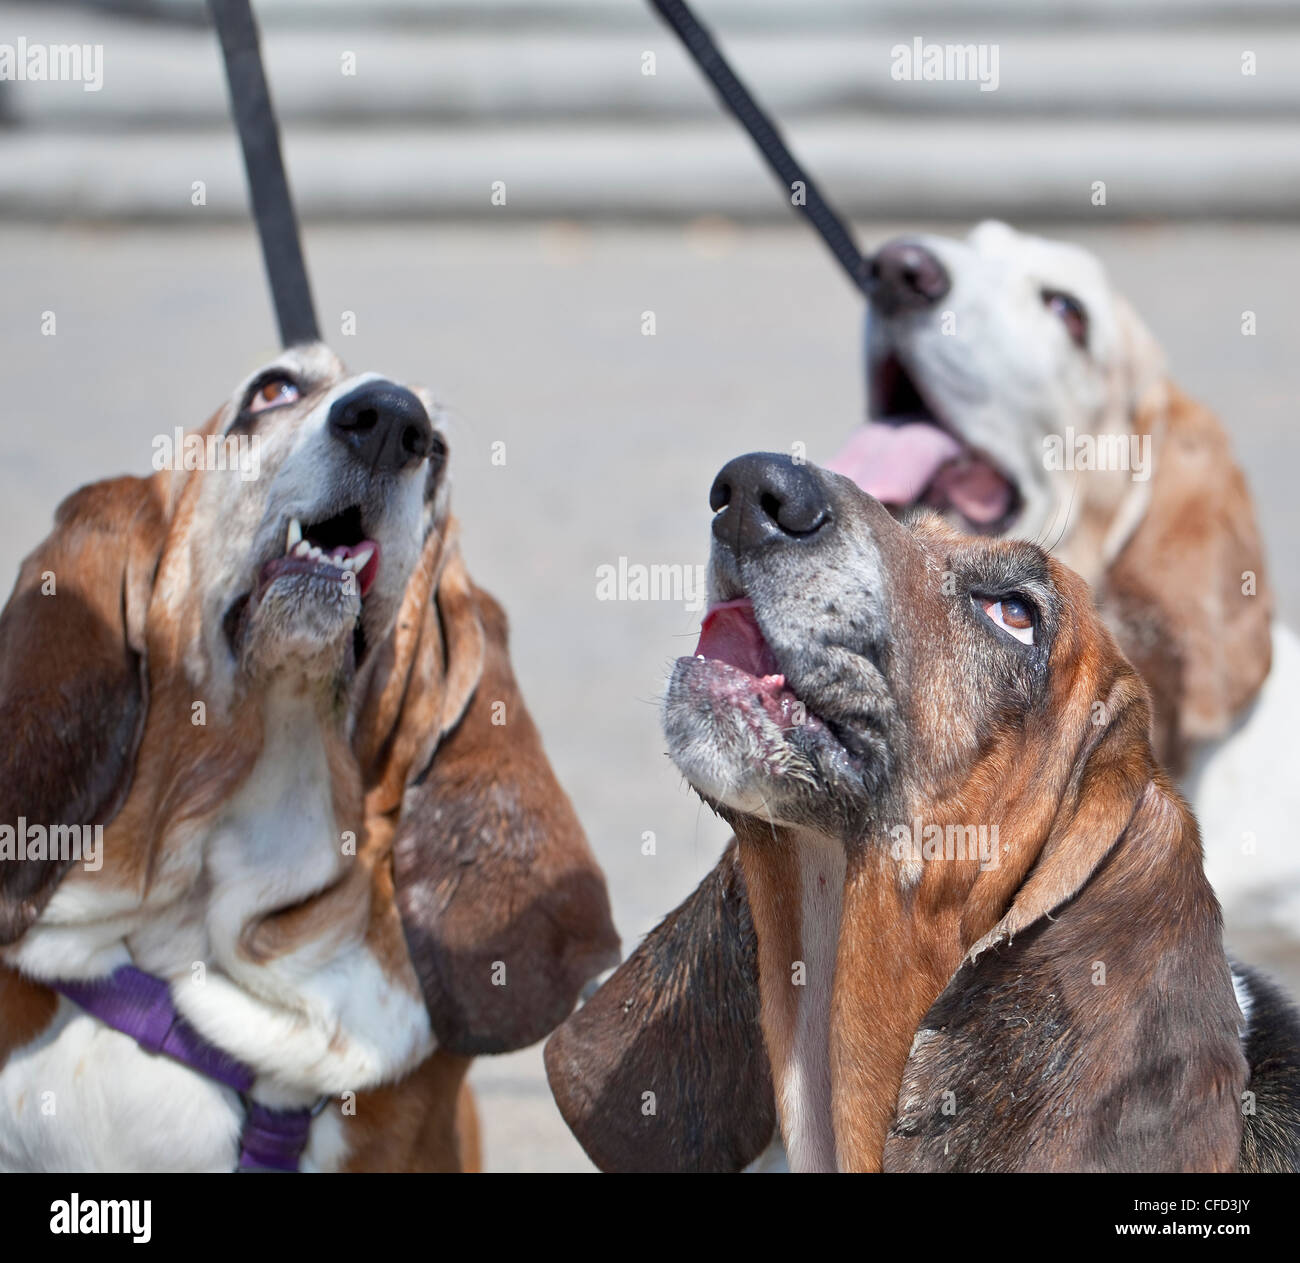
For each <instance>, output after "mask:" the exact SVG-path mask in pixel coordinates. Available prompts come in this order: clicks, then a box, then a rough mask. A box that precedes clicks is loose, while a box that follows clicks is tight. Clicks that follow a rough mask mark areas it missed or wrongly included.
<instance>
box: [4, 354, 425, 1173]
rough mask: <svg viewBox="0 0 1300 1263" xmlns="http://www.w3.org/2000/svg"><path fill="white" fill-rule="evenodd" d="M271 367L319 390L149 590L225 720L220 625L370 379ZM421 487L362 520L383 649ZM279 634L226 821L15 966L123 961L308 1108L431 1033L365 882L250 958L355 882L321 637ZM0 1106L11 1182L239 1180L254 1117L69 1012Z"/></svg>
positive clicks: (90, 881)
mask: <svg viewBox="0 0 1300 1263" xmlns="http://www.w3.org/2000/svg"><path fill="white" fill-rule="evenodd" d="M281 362H283V363H285V364H287V365H289V366H291V367H292V368H293V369H294V371H295V372H297V373H299V374H301V375H302V376H303V378H304V379H305V380H309V381H311V382H312V383H314V385H315V386H316V388H317V390H316V394H314V395H313V396H312V398H311V401H310V406H307V407H302V408H285V409H283V410H282V413H281V410H277V411H276V412H271V413H268V414H266V416H265V419H264V420H263V421H262V423H261V424H260V425H259V427H258V433H259V435H260V436H261V440H262V460H261V464H262V471H261V478H260V479H258V480H256V481H252V482H246V481H242V480H240V479H239V478H238V477H237V476H236V475H229V476H220V475H218V476H208V477H206V478H205V479H204V482H203V485H202V488H201V494H200V496H199V499H198V510H197V512H196V515H195V522H194V526H193V529H192V530H191V531H190V532H189V534H188V540H187V546H186V547H185V548H184V549H181V550H179V552H178V551H176V550H173V551H172V552H171V553H169V554H168V555H166V556H165V557H164V559H163V562H162V563H161V567H160V572H159V577H158V582H157V584H156V586H155V592H154V600H155V601H163V602H168V603H172V604H173V605H175V606H176V607H180V606H182V605H192V604H197V607H198V619H197V627H196V630H197V632H198V635H197V637H196V639H195V640H194V642H193V643H192V644H191V646H190V648H189V650H188V652H187V653H186V655H185V657H184V659H183V661H184V666H185V670H186V672H187V674H188V675H189V677H190V683H191V684H192V686H193V696H194V697H196V698H203V699H204V700H205V702H206V704H207V705H208V706H209V707H210V708H216V709H219V710H229V709H230V708H231V707H232V706H233V705H234V704H235V700H236V697H237V694H238V690H239V688H240V687H241V685H240V681H239V680H238V673H239V670H240V667H239V666H238V665H237V663H236V661H235V659H234V658H233V657H232V655H231V654H230V652H229V651H228V649H227V648H226V646H225V644H224V643H223V641H222V631H221V619H222V615H223V614H224V612H225V610H226V609H227V608H228V606H229V604H230V603H231V601H232V600H233V599H234V598H235V597H236V596H237V595H238V593H239V591H240V590H241V585H242V587H243V588H246V587H247V586H248V583H249V572H250V558H256V557H258V556H260V555H261V553H262V552H263V551H264V549H265V545H266V542H267V539H266V537H267V532H268V531H271V532H277V531H278V532H279V533H280V538H281V539H282V538H283V531H284V525H283V524H284V521H285V519H286V515H289V514H292V515H295V516H300V517H301V518H302V519H303V521H304V522H307V521H312V520H319V516H314V515H313V506H318V505H321V504H323V503H327V502H328V500H329V496H330V495H331V494H332V488H333V486H334V484H335V483H336V482H337V481H338V479H339V478H340V476H341V475H340V472H339V468H338V465H339V461H340V459H341V455H340V450H339V449H340V448H341V445H340V444H338V443H337V442H336V441H334V440H333V439H331V437H330V435H329V433H328V427H327V421H328V415H329V409H330V405H331V404H332V403H333V401H334V400H335V399H336V398H338V397H339V396H340V395H341V394H342V393H344V392H346V391H350V390H352V389H354V388H355V387H356V386H357V385H358V384H360V383H361V382H362V381H363V380H365V378H362V377H350V378H345V377H344V376H343V373H342V368H341V365H339V364H338V362H337V361H336V360H334V359H333V357H332V356H331V355H330V354H329V352H327V351H326V350H325V349H324V348H322V347H313V348H306V349H304V350H296V351H292V352H289V353H287V354H286V355H285V356H284V357H282V361H281ZM367 376H370V375H367ZM242 394H243V388H242V387H241V390H240V391H239V392H236V395H235V396H234V398H235V399H238V398H240V397H241V395H242ZM228 407H230V408H233V404H232V405H229V406H228ZM430 415H431V417H432V418H433V419H434V420H435V423H436V421H437V414H436V413H435V412H434V411H433V410H432V409H430ZM223 424H224V423H223ZM424 479H425V470H424V467H423V466H419V467H417V468H415V469H412V470H410V471H407V472H405V473H403V474H402V475H401V476H400V478H399V482H398V485H397V486H395V487H394V488H393V489H392V494H390V495H389V496H388V497H387V498H386V500H385V503H384V508H383V511H382V516H381V519H380V521H379V522H378V523H377V524H376V525H375V526H373V527H368V529H370V531H371V534H372V535H374V537H375V538H377V539H378V540H379V542H380V544H381V548H382V552H381V567H380V571H379V576H378V578H377V580H376V585H375V588H374V589H373V590H372V592H371V593H370V594H369V595H368V596H367V601H366V605H367V607H368V608H367V617H368V618H372V619H375V620H377V624H378V625H374V626H371V628H370V630H371V632H372V634H373V635H374V636H375V643H377V640H378V636H379V634H380V633H381V632H382V630H383V625H386V623H389V622H391V620H392V618H393V616H394V614H395V612H396V609H397V607H398V604H399V603H400V601H401V599H402V594H403V591H404V589H405V586H406V582H407V579H408V577H409V575H410V573H411V570H412V568H413V567H414V565H415V563H416V560H417V558H418V556H419V551H420V546H421V541H422V539H423V536H424V533H425V529H426V527H427V525H428V520H427V517H426V515H427V514H429V513H431V512H432V513H433V514H434V515H437V514H438V513H439V512H440V511H441V510H440V508H439V506H438V505H437V504H435V505H434V506H432V507H431V506H429V505H427V504H426V502H425V499H424ZM440 500H441V501H444V502H445V489H444V490H443V492H442V493H441V495H440ZM280 551H281V552H282V551H283V549H282V548H281V550H280ZM276 555H278V554H276ZM196 595H197V596H198V597H199V599H198V600H197V602H196V601H195V596H196ZM309 621H310V620H309ZM273 630H277V629H273ZM277 634H279V635H280V640H279V641H276V640H275V639H274V637H273V638H272V640H271V641H270V642H269V643H268V645H265V646H263V648H264V649H265V650H266V651H267V652H270V651H271V650H273V649H274V648H275V647H276V645H277V644H280V645H283V646H287V652H286V655H285V656H284V657H283V658H282V659H277V660H269V659H268V658H267V654H266V652H264V653H263V654H262V657H261V660H260V667H259V669H260V670H262V671H264V672H265V670H266V669H267V668H268V662H269V666H270V671H269V674H264V675H263V676H262V678H261V679H260V680H259V682H258V688H259V690H260V691H262V693H263V706H262V713H263V715H264V721H265V734H264V738H263V742H262V749H261V753H260V755H259V757H258V759H257V762H256V764H255V766H254V767H253V769H252V771H251V772H250V773H249V774H248V775H247V777H246V778H245V779H244V780H243V781H242V783H241V784H240V785H239V787H238V789H237V791H236V792H235V793H234V794H233V795H232V796H231V797H230V798H229V799H228V800H227V801H226V802H225V803H224V804H223V805H222V806H221V807H220V809H218V810H217V811H216V812H215V813H213V814H210V815H208V816H205V817H201V818H199V819H197V820H194V821H187V822H183V823H178V824H177V825H175V827H173V828H171V829H169V830H168V832H167V833H166V835H165V836H164V837H163V838H162V839H161V840H160V842H159V844H158V847H157V852H156V854H157V856H158V860H157V863H156V866H155V869H154V871H153V873H152V874H151V879H150V881H149V882H148V883H147V889H146V890H144V891H139V892H135V891H130V890H123V889H122V888H121V887H120V886H119V885H115V884H113V883H111V882H105V881H102V880H98V879H99V878H100V877H101V874H99V873H87V872H84V871H79V870H75V869H74V870H73V871H71V872H69V874H68V875H67V876H66V878H65V879H64V881H63V883H62V885H61V886H60V888H59V889H58V890H57V891H56V892H55V894H54V896H53V898H52V899H51V901H50V903H49V905H48V906H47V907H46V909H45V911H44V912H43V914H42V915H41V917H40V918H39V920H38V921H37V922H36V923H35V924H34V925H33V926H32V927H31V928H30V929H29V930H28V931H27V933H26V934H25V935H24V936H23V937H22V938H21V939H19V940H18V941H17V942H16V943H15V944H14V945H13V946H12V947H10V948H9V949H7V950H6V952H5V953H4V956H3V959H4V960H5V961H6V962H7V963H8V964H10V965H12V966H15V967H16V968H18V969H19V970H20V971H21V972H22V973H24V974H26V975H27V976H29V977H31V978H34V979H38V980H50V981H56V980H60V979H68V978H91V977H97V976H102V975H104V974H107V973H109V972H111V971H112V970H113V969H114V968H116V967H117V966H118V965H122V964H126V963H132V964H135V965H136V966H137V967H138V968H141V969H143V970H145V971H146V972H150V973H154V974H157V975H159V976H161V977H164V978H166V979H167V980H168V981H169V982H170V983H171V988H172V995H173V999H174V1001H175V1003H176V1006H177V1008H178V1010H179V1011H180V1013H181V1014H182V1015H183V1016H184V1017H185V1018H186V1019H187V1020H188V1021H189V1022H190V1023H191V1024H192V1025H193V1026H194V1027H195V1028H197V1029H198V1030H199V1032H200V1033H201V1034H203V1035H204V1036H205V1037H206V1038H207V1039H209V1040H210V1041H211V1042H213V1043H214V1044H216V1045H217V1046H218V1047H220V1048H222V1049H223V1050H225V1051H227V1052H229V1053H231V1054H233V1055H234V1056H236V1057H238V1058H239V1059H241V1060H242V1061H244V1062H245V1063H247V1064H248V1065H250V1066H251V1067H253V1069H254V1070H255V1071H256V1072H257V1075H258V1078H257V1080H256V1082H255V1084H254V1087H253V1090H252V1093H251V1095H252V1097H253V1098H254V1099H255V1100H258V1101H260V1102H261V1103H263V1104H265V1105H267V1106H270V1107H272V1108H296V1107H302V1106H307V1105H311V1104H312V1103H314V1102H315V1101H316V1100H317V1099H318V1098H321V1097H323V1096H337V1095H338V1094H342V1093H345V1092H349V1091H358V1090H361V1089H364V1088H367V1087H371V1086H374V1085H375V1084H378V1083H380V1082H382V1081H385V1080H391V1079H394V1078H396V1077H398V1076H400V1075H401V1074H402V1073H403V1072H405V1071H407V1070H409V1069H410V1068H412V1067H414V1066H415V1065H416V1064H417V1063H419V1062H420V1061H421V1060H422V1059H423V1058H424V1057H426V1056H427V1055H428V1054H429V1053H430V1052H432V1050H433V1048H434V1042H435V1041H434V1037H433V1034H432V1031H431V1028H430V1023H429V1017H428V1014H427V1012H426V1010H425V1005H424V1001H423V998H422V997H421V995H420V991H419V987H418V984H417V983H416V981H415V978H414V974H413V973H412V972H411V970H410V967H409V962H407V963H406V966H405V970H404V972H403V971H399V973H398V976H393V974H392V973H391V972H390V970H389V969H386V968H385V967H384V966H383V965H382V964H381V962H380V960H379V959H377V957H376V955H375V952H374V950H373V948H372V944H371V943H370V942H368V941H367V931H368V927H369V924H370V917H371V908H370V902H369V892H368V890H366V889H365V888H364V886H363V887H362V888H361V889H360V890H359V896H360V897H359V898H358V899H355V900H352V901H351V902H349V903H345V904H343V905H342V907H343V915H341V916H340V917H339V919H337V920H335V921H334V922H333V923H332V924H330V925H329V926H328V927H327V928H326V929H324V930H322V931H321V932H320V933H317V934H315V935H313V936H311V937H309V938H307V939H306V940H305V942H304V944H303V945H302V946H301V947H299V948H296V949H295V950H293V951H290V952H287V953H284V954H280V955H274V954H273V955H271V956H270V957H269V959H258V958H257V957H256V956H250V954H249V953H248V952H247V951H245V950H241V944H240V936H241V933H242V932H243V931H245V930H246V928H247V927H248V926H249V925H250V924H253V923H255V922H256V921H257V920H258V919H259V918H260V917H261V916H263V915H265V914H267V913H270V912H272V911H275V910H278V909H281V908H284V907H287V906H291V905H295V904H297V903H298V902H299V901H301V900H304V899H306V898H307V897H309V896H311V895H312V894H314V893H316V892H320V891H324V890H326V889H328V888H330V887H332V886H334V885H335V883H338V882H341V881H342V880H343V874H344V870H345V862H344V858H343V855H344V852H343V839H342V838H341V836H340V830H339V826H338V823H337V820H336V816H335V810H334V805H333V800H332V797H331V795H332V785H331V777H330V769H329V766H328V762H327V758H326V749H325V744H324V738H323V735H322V733H323V730H324V726H325V723H326V716H325V715H324V714H323V713H322V711H321V708H322V706H324V707H326V708H328V707H329V706H330V705H331V701H330V690H329V688H328V687H326V688H325V690H324V694H322V689H321V687H319V684H320V682H319V681H316V680H314V679H313V678H312V676H313V672H315V671H316V670H317V667H318V666H319V664H318V663H315V662H314V661H313V655H316V651H317V650H322V651H323V652H328V646H323V645H317V646H315V648H312V647H310V646H308V647H307V648H309V649H310V652H308V653H307V654H306V655H305V656H303V654H302V652H301V651H302V650H303V649H304V645H305V642H304V643H303V644H300V643H298V641H299V640H301V637H300V636H298V635H297V633H296V632H295V630H294V628H293V627H292V626H288V627H285V628H283V629H278V630H277ZM289 642H293V643H291V644H290V643H289ZM328 683H329V682H327V685H328ZM354 694H355V690H354ZM322 696H324V698H325V700H324V701H323V700H322ZM158 753H159V752H158V751H154V752H153V754H154V756H155V757H157V756H158ZM142 757H143V756H142ZM105 875H106V874H105ZM200 962H202V967H201V968H200V967H199V963H200ZM0 1110H3V1117H4V1124H3V1126H0V1169H9V1170H13V1169H19V1170H33V1169H37V1170H47V1171H50V1170H65V1171H77V1170H92V1169H93V1170H158V1169H167V1170H196V1171H217V1170H227V1171H228V1170H230V1169H231V1168H232V1166H233V1165H234V1160H235V1155H236V1154H237V1152H238V1137H239V1132H240V1128H241V1126H242V1122H243V1118H244V1109H243V1106H242V1104H241V1102H240V1101H239V1098H238V1096H237V1094H236V1093H235V1092H233V1091H231V1090H229V1089H227V1088H224V1087H222V1086H220V1085H218V1084H217V1083H215V1082H213V1081H212V1080H209V1079H207V1078H205V1077H203V1076H202V1075H201V1074H199V1073H197V1072H195V1071H194V1070H191V1069H189V1068H187V1067H185V1066H182V1065H180V1064H179V1063H176V1062H173V1061H170V1060H169V1059H167V1058H163V1057H154V1056H152V1055H150V1054H147V1053H145V1052H144V1051H143V1050H141V1049H140V1047H139V1046H138V1045H137V1044H136V1043H135V1041H134V1040H132V1039H130V1038H128V1037H127V1036H125V1035H122V1034H119V1033H117V1032H116V1031H113V1030H112V1029H110V1028H109V1027H107V1026H105V1025H104V1024H102V1023H101V1022H99V1021H97V1020H96V1019H94V1018H91V1017H88V1016H87V1015H86V1014H84V1013H83V1012H82V1011H81V1010H80V1009H78V1008H77V1007H76V1006H75V1005H72V1004H71V1003H69V1002H68V1001H67V1000H64V999H61V1000H60V1006H59V1010H58V1013H57V1015H56V1018H55V1020H54V1022H53V1023H52V1025H51V1026H49V1027H48V1028H47V1029H46V1030H44V1031H43V1032H42V1033H41V1034H40V1035H39V1036H38V1037H37V1038H36V1039H35V1040H33V1041H31V1042H30V1043H28V1044H26V1045H24V1046H23V1047H21V1048H19V1049H17V1050H15V1051H14V1052H13V1053H12V1054H11V1056H10V1057H9V1059H8V1061H7V1062H5V1064H4V1066H3V1068H2V1069H0ZM345 1157H346V1153H345V1147H344V1145H343V1142H342V1139H341V1135H340V1129H339V1127H338V1123H337V1120H336V1119H334V1118H332V1117H331V1116H330V1115H329V1114H328V1113H322V1114H320V1115H319V1116H318V1117H317V1119H316V1120H315V1122H314V1124H313V1129H312V1135H311V1139H310V1142H309V1146H308V1149H307V1151H306V1154H305V1155H304V1160H303V1166H304V1167H305V1168H307V1169H337V1168H338V1167H339V1166H340V1164H341V1163H342V1162H343V1161H344V1159H345Z"/></svg>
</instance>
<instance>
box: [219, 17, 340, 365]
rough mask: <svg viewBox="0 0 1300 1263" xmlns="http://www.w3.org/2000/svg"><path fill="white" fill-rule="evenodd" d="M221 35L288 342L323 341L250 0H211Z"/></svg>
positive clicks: (277, 305)
mask: <svg viewBox="0 0 1300 1263" xmlns="http://www.w3.org/2000/svg"><path fill="white" fill-rule="evenodd" d="M208 2H209V6H210V8H211V9H212V20H213V21H214V22H215V23H216V27H217V33H218V34H219V35H220V37H221V51H222V54H223V56H224V57H225V62H226V81H227V83H228V84H229V86H230V110H231V113H232V114H233V115H234V117H235V126H236V127H237V128H238V129H239V143H240V146H241V148H242V149H243V151H244V170H245V171H246V172H247V173H248V191H249V194H250V196H251V198H252V202H253V218H254V219H255V220H256V221H257V235H258V237H259V238H261V242H262V261H263V263H264V264H265V265H266V279H267V281H268V282H269V284H270V286H271V299H272V301H273V302H274V303H275V318H276V320H277V321H278V322H279V325H280V341H281V342H282V343H283V344H284V345H285V346H294V345H295V344H297V343H299V342H317V341H319V340H320V327H319V326H318V325H317V323H316V309H315V307H314V306H313V305H312V299H311V283H310V282H309V281H308V279H307V265H306V263H305V262H304V261H303V255H302V242H301V241H300V239H299V237H298V219H297V216H296V215H295V214H294V211H293V197H292V196H291V195H290V193H289V178H288V176H287V175H286V174H285V170H284V158H283V156H282V155H281V153H280V132H279V129H278V128H277V126H276V123H275V110H274V109H273V108H272V106H271V92H270V89H269V88H268V87H267V84H266V72H265V70H264V69H263V68H262V52H261V49H260V47H259V45H258V35H257V23H256V22H255V21H254V20H253V10H252V8H251V7H250V5H249V0H208Z"/></svg>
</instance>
